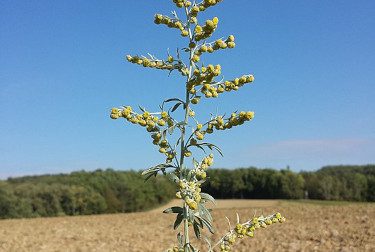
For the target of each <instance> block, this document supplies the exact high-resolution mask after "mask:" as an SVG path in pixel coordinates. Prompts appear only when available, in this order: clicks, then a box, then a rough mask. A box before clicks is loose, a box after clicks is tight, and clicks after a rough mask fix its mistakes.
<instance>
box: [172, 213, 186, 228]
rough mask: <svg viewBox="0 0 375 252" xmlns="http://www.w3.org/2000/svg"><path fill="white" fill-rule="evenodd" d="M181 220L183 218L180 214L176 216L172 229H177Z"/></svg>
mask: <svg viewBox="0 0 375 252" xmlns="http://www.w3.org/2000/svg"><path fill="white" fill-rule="evenodd" d="M183 219H184V216H183V215H182V214H177V217H176V220H175V222H174V224H173V228H174V229H177V228H178V226H180V224H181V222H182V220H183Z"/></svg>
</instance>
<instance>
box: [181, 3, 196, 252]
mask: <svg viewBox="0 0 375 252" xmlns="http://www.w3.org/2000/svg"><path fill="white" fill-rule="evenodd" d="M185 14H186V19H187V29H188V32H189V44H190V42H192V41H193V35H192V33H191V29H190V22H189V11H188V8H187V7H185ZM192 58H193V52H192V50H190V55H189V73H188V76H187V80H186V84H187V83H188V82H189V81H190V79H191V74H192V69H193V65H192ZM185 89H186V95H185V108H184V109H185V118H184V125H183V126H182V129H181V153H180V178H182V169H183V166H184V154H185V133H186V125H187V123H188V120H189V104H190V95H189V90H187V88H186V87H185ZM184 238H185V242H184V243H185V244H184V251H185V252H189V251H190V246H189V243H190V241H189V206H188V205H187V204H186V202H184Z"/></svg>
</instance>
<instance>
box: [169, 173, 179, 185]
mask: <svg viewBox="0 0 375 252" xmlns="http://www.w3.org/2000/svg"><path fill="white" fill-rule="evenodd" d="M167 176H168V178H169V179H170V180H171V181H173V182H175V183H177V182H178V181H179V180H180V179H179V178H178V177H177V176H176V174H174V173H173V172H171V173H168V175H167Z"/></svg>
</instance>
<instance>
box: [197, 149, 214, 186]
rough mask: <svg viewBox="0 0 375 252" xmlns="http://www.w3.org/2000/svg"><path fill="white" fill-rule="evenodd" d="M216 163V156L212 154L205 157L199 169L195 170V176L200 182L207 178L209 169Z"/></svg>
mask: <svg viewBox="0 0 375 252" xmlns="http://www.w3.org/2000/svg"><path fill="white" fill-rule="evenodd" d="M213 163H214V155H213V154H210V155H208V156H207V157H205V158H204V159H203V160H202V162H200V163H199V165H198V167H197V168H195V169H194V173H195V176H196V178H197V179H198V180H201V179H205V178H206V177H207V173H206V171H207V169H208V168H209V167H210V166H211V165H212V164H213Z"/></svg>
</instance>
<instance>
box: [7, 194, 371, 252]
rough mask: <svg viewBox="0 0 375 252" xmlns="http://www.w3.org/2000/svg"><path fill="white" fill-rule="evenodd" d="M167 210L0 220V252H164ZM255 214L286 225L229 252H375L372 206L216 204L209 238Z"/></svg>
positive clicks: (168, 242) (168, 236) (169, 239)
mask: <svg viewBox="0 0 375 252" xmlns="http://www.w3.org/2000/svg"><path fill="white" fill-rule="evenodd" d="M173 203H175V202H172V203H171V204H170V205H173ZM166 207H167V206H166ZM166 207H163V208H160V209H156V210H153V211H150V212H145V213H132V214H114V215H97V216H78V217H55V218H36V219H21V220H2V221H0V251H17V252H18V251H19V252H21V251H38V252H39V251H40V252H43V251H130V252H133V251H134V252H138V251H139V252H141V251H142V252H145V251H163V250H165V249H167V248H168V247H171V246H173V245H174V242H175V232H174V231H173V230H172V224H173V221H174V216H173V215H171V214H169V215H167V214H162V213H160V211H161V210H162V209H165V208H166ZM254 211H256V212H257V214H262V213H264V214H270V213H273V212H275V211H279V212H281V213H282V214H283V215H284V216H286V218H287V221H286V222H285V223H283V224H274V225H271V226H269V227H267V228H266V229H263V230H259V231H256V234H255V237H254V238H244V239H243V240H240V241H238V242H237V244H236V245H235V246H234V247H233V251H375V204H355V203H344V204H341V203H340V204H336V203H332V204H331V203H329V204H327V203H321V202H312V203H306V202H293V201H292V202H288V201H276V200H219V201H218V205H217V206H216V207H214V211H213V215H214V219H215V227H216V229H217V230H218V232H217V234H215V235H214V236H213V240H217V239H218V238H219V236H220V235H222V234H223V233H224V232H225V230H226V229H227V225H228V224H227V222H226V220H225V216H228V217H229V219H231V220H232V222H234V220H235V213H236V212H238V213H239V214H240V216H241V219H242V220H246V218H247V217H252V216H253V215H254ZM202 244H203V243H202ZM202 251H206V249H204V247H202Z"/></svg>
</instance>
